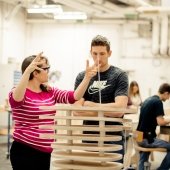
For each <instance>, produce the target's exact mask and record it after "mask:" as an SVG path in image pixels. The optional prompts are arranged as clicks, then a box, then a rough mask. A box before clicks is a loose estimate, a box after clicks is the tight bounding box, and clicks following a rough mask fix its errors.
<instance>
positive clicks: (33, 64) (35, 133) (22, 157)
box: [9, 53, 97, 170]
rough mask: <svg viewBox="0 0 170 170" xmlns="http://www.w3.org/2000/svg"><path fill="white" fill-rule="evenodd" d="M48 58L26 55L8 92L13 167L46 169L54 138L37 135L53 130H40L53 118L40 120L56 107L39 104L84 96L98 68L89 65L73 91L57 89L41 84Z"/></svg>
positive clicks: (68, 101) (14, 169) (45, 73)
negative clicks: (19, 72) (18, 73)
mask: <svg viewBox="0 0 170 170" xmlns="http://www.w3.org/2000/svg"><path fill="white" fill-rule="evenodd" d="M49 68H50V66H49V62H48V59H47V58H46V57H44V56H42V53H40V54H38V55H37V56H35V55H33V56H30V57H27V58H25V59H24V60H23V62H22V74H23V75H22V77H21V80H20V82H19V84H18V86H17V87H16V88H14V89H12V91H11V92H10V93H9V102H10V105H11V109H12V116H13V120H14V123H15V126H14V133H13V139H14V141H13V143H12V146H11V149H10V160H11V164H12V167H13V170H49V169H50V158H51V152H52V148H51V143H52V142H53V139H43V138H40V135H41V134H45V133H52V134H53V133H54V131H53V130H51V129H43V130H42V129H39V126H40V125H53V124H54V120H53V119H39V116H40V115H55V113H56V111H55V110H50V111H45V110H40V109H39V107H40V106H44V105H46V106H51V105H55V104H56V103H74V102H75V101H76V100H79V99H81V98H82V96H83V95H84V92H85V91H86V88H87V87H88V84H89V81H90V79H91V78H92V77H93V76H94V75H96V73H97V68H96V67H95V66H92V67H89V63H88V61H87V65H86V75H85V78H84V79H83V81H82V83H81V84H80V85H79V87H78V89H76V90H75V91H66V90H59V89H58V88H50V89H49V90H48V89H47V87H46V86H45V85H44V83H46V82H47V81H48V72H49Z"/></svg>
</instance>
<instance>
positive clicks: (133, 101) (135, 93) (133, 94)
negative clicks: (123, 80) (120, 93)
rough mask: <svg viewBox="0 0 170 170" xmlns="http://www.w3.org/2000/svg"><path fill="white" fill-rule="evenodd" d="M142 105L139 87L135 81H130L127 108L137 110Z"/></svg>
mask: <svg viewBox="0 0 170 170" xmlns="http://www.w3.org/2000/svg"><path fill="white" fill-rule="evenodd" d="M141 104H142V99H141V95H140V90H139V85H138V83H137V82H136V81H132V82H131V83H130V87H129V96H128V107H129V108H135V109H136V108H138V107H139V106H140V105H141Z"/></svg>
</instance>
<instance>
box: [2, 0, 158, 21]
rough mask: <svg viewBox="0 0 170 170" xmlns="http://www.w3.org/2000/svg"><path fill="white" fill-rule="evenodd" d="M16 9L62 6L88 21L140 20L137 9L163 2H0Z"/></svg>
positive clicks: (34, 16) (49, 16) (46, 16)
mask: <svg viewBox="0 0 170 170" xmlns="http://www.w3.org/2000/svg"><path fill="white" fill-rule="evenodd" d="M0 1H4V2H6V3H11V4H14V5H15V7H21V8H24V9H26V8H28V7H29V6H30V5H31V4H39V5H50V4H57V5H61V6H62V8H63V11H64V12H68V11H69V12H70V11H78V12H85V13H86V14H87V17H88V20H125V19H126V20H138V19H140V18H141V16H140V15H139V13H138V12H137V11H136V8H137V7H139V6H149V5H154V6H155V5H160V3H161V0H20V1H19V0H0ZM27 19H28V20H37V19H39V20H40V19H45V20H50V19H53V15H52V14H27Z"/></svg>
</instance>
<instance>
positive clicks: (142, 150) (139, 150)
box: [134, 140, 167, 170]
mask: <svg viewBox="0 0 170 170" xmlns="http://www.w3.org/2000/svg"><path fill="white" fill-rule="evenodd" d="M134 149H135V152H136V154H135V155H136V158H137V161H136V164H137V162H139V152H150V153H151V156H153V155H152V154H153V152H167V149H165V148H144V147H141V146H139V145H138V144H137V142H136V141H135V140H134ZM144 165H145V166H146V168H145V169H146V170H150V166H151V164H150V163H149V162H145V163H144Z"/></svg>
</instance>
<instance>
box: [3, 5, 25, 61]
mask: <svg viewBox="0 0 170 170" xmlns="http://www.w3.org/2000/svg"><path fill="white" fill-rule="evenodd" d="M14 9H15V8H14V6H13V5H9V4H7V3H4V2H0V44H1V50H0V63H3V64H6V63H8V58H15V59H16V61H20V60H21V59H22V58H23V56H24V50H25V28H26V24H25V13H24V11H23V9H22V8H19V9H18V10H16V12H14V13H13V10H14Z"/></svg>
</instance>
